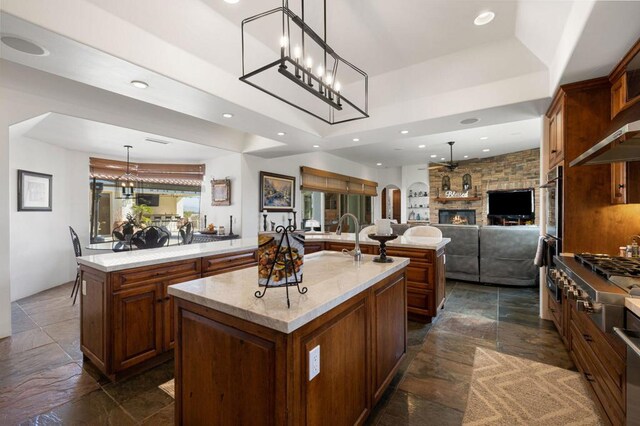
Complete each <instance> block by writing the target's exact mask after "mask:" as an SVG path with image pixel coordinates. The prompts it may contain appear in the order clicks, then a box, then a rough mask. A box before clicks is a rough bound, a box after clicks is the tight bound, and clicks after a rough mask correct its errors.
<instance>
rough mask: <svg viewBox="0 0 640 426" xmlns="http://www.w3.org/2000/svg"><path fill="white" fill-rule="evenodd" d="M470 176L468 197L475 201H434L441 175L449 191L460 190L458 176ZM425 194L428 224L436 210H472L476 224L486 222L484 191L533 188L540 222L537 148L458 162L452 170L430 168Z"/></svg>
mask: <svg viewBox="0 0 640 426" xmlns="http://www.w3.org/2000/svg"><path fill="white" fill-rule="evenodd" d="M467 173H468V174H470V175H471V190H470V191H469V196H475V195H476V190H477V194H478V196H479V197H481V199H480V200H478V201H449V202H447V203H441V202H438V201H436V197H437V196H438V193H439V194H440V196H441V197H444V191H442V178H443V177H444V176H449V178H450V182H451V191H456V192H462V176H464V175H465V174H467ZM429 183H430V190H429V197H430V200H429V201H430V207H431V209H430V210H431V211H430V219H431V223H438V211H439V210H440V209H474V210H475V211H476V223H477V224H478V225H487V224H488V221H487V214H488V211H487V191H491V190H496V189H521V188H523V189H524V188H534V193H535V224H536V225H539V224H540V215H541V212H540V195H541V191H542V190H541V189H540V188H539V186H540V149H538V148H536V149H528V150H525V151H518V152H514V153H510V154H504V155H497V156H495V157H487V158H482V159H477V160H469V161H461V162H460V166H459V167H458V168H457V169H456V170H454V171H453V172H451V171H449V170H446V169H445V170H431V171H430V172H429Z"/></svg>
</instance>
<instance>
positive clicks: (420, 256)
mask: <svg viewBox="0 0 640 426" xmlns="http://www.w3.org/2000/svg"><path fill="white" fill-rule="evenodd" d="M387 255H388V256H398V257H408V258H409V259H411V260H412V261H414V260H415V261H418V262H426V263H433V261H434V258H435V252H434V251H433V250H412V249H406V248H400V247H387Z"/></svg>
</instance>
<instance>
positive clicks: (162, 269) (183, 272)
mask: <svg viewBox="0 0 640 426" xmlns="http://www.w3.org/2000/svg"><path fill="white" fill-rule="evenodd" d="M199 274H200V258H197V259H189V260H183V261H179V262H172V263H166V264H163V265H161V266H155V265H154V266H143V267H140V268H134V269H128V270H125V271H121V272H115V273H113V274H111V285H112V290H113V291H118V290H121V289H126V288H131V287H135V286H138V285H141V284H148V283H151V282H157V281H164V280H170V279H175V278H180V277H184V276H190V275H199Z"/></svg>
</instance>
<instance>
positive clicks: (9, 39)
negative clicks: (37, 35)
mask: <svg viewBox="0 0 640 426" xmlns="http://www.w3.org/2000/svg"><path fill="white" fill-rule="evenodd" d="M0 39H1V40H2V43H3V44H4V45H6V46H9V47H10V48H12V49H14V50H17V51H18V52H22V53H26V54H27V55H34V56H46V55H48V54H49V52H48V51H47V50H46V49H45V48H44V47H41V46H38V45H37V44H35V43H34V42H32V41H29V40H25V39H23V38H20V37H15V36H10V35H5V36H2V37H1V38H0Z"/></svg>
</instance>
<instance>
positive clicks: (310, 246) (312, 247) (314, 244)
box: [304, 241, 324, 254]
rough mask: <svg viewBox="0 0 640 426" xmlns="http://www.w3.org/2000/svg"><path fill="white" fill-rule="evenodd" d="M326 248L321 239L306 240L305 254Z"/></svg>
mask: <svg viewBox="0 0 640 426" xmlns="http://www.w3.org/2000/svg"><path fill="white" fill-rule="evenodd" d="M322 250H324V243H323V242H321V241H305V242H304V254H311V253H317V252H319V251H322Z"/></svg>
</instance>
